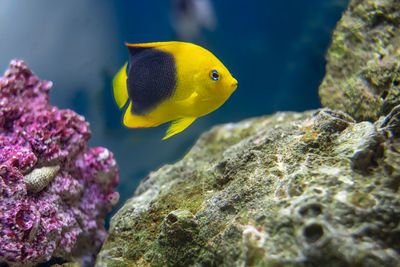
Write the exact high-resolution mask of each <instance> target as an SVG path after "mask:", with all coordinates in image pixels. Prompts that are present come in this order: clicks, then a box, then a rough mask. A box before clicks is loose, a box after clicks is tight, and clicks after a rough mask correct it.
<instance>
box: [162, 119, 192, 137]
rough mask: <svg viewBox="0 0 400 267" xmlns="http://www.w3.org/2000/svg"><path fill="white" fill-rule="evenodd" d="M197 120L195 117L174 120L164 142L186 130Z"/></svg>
mask: <svg viewBox="0 0 400 267" xmlns="http://www.w3.org/2000/svg"><path fill="white" fill-rule="evenodd" d="M195 120H196V118H195V117H184V118H179V119H177V120H174V121H173V122H172V123H171V125H170V126H169V128H168V130H167V133H166V135H165V136H164V138H163V140H165V139H167V138H170V137H171V136H173V135H175V134H177V133H180V132H182V131H183V130H185V129H186V128H187V127H188V126H189V125H190V124H192V123H193V122H194V121H195Z"/></svg>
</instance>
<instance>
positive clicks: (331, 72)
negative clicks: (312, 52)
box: [319, 0, 400, 122]
mask: <svg viewBox="0 0 400 267" xmlns="http://www.w3.org/2000/svg"><path fill="white" fill-rule="evenodd" d="M326 60H327V65H326V75H325V77H324V79H323V81H322V83H321V85H320V88H319V95H320V99H321V103H322V105H323V106H325V107H329V108H332V109H339V110H343V111H345V112H347V113H348V114H350V115H351V116H353V117H354V118H355V119H356V120H357V121H362V120H369V121H372V122H374V121H376V120H377V119H378V118H379V117H380V116H382V115H387V114H388V113H390V111H391V110H392V109H393V108H394V107H395V106H397V105H399V104H400V1H398V0H382V1H376V0H352V1H351V2H350V4H349V7H348V8H347V11H346V12H345V13H344V15H343V17H342V18H341V20H340V21H339V22H338V24H337V26H336V29H335V30H334V32H333V36H332V43H331V46H330V47H329V49H328V52H327V55H326Z"/></svg>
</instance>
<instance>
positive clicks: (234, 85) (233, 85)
mask: <svg viewBox="0 0 400 267" xmlns="http://www.w3.org/2000/svg"><path fill="white" fill-rule="evenodd" d="M237 85H238V82H237V80H236V79H235V78H234V79H233V82H232V84H231V87H232V89H233V90H235V89H236V88H237Z"/></svg>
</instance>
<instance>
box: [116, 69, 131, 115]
mask: <svg viewBox="0 0 400 267" xmlns="http://www.w3.org/2000/svg"><path fill="white" fill-rule="evenodd" d="M127 66H128V62H126V63H125V65H124V66H123V67H122V68H121V69H120V70H119V71H118V73H117V74H116V75H115V76H114V79H113V88H114V99H115V102H117V105H118V107H119V108H122V107H123V106H124V105H125V104H126V101H128V89H127V87H126V79H127V78H128V77H127V75H126V67H127Z"/></svg>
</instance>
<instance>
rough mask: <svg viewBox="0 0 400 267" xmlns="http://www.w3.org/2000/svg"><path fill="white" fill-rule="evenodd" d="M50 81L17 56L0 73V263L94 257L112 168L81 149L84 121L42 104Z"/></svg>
mask: <svg viewBox="0 0 400 267" xmlns="http://www.w3.org/2000/svg"><path fill="white" fill-rule="evenodd" d="M51 85H52V84H51V82H48V81H40V80H39V79H38V78H37V77H36V76H35V75H34V74H33V73H32V72H31V70H30V69H29V68H28V67H27V65H26V64H25V62H23V61H21V60H13V61H11V63H10V68H9V69H8V70H7V71H6V73H5V75H4V77H1V78H0V211H1V212H0V232H1V235H0V265H1V266H3V265H10V266H34V265H36V264H39V263H43V262H48V264H50V263H51V262H57V263H58V262H59V263H60V264H67V263H66V262H71V264H72V265H71V264H70V266H73V265H74V264H75V266H78V265H77V264H78V262H79V264H90V263H92V264H93V262H94V258H95V255H96V253H97V252H98V251H99V249H100V247H101V245H102V242H103V241H104V239H105V236H106V230H105V227H104V220H105V216H106V214H107V213H108V212H109V211H110V210H111V209H112V207H113V206H114V205H115V204H116V202H117V201H118V193H117V192H115V191H114V187H115V186H116V185H117V183H118V170H117V166H116V162H115V160H114V158H113V155H112V153H111V152H109V151H108V150H107V149H106V148H102V147H97V148H89V147H87V141H88V140H89V138H90V136H91V133H90V130H89V124H88V123H87V122H85V120H84V118H83V117H82V116H79V115H78V114H76V113H75V112H73V111H71V110H59V109H58V108H57V107H55V106H52V105H50V104H49V97H48V91H49V89H50V87H51Z"/></svg>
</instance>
